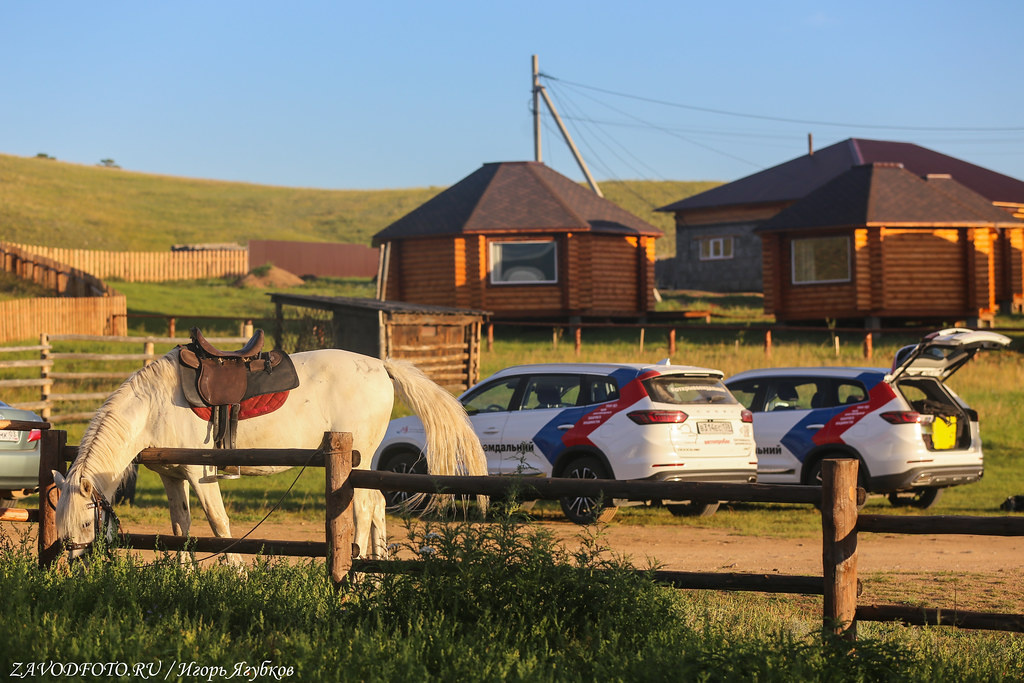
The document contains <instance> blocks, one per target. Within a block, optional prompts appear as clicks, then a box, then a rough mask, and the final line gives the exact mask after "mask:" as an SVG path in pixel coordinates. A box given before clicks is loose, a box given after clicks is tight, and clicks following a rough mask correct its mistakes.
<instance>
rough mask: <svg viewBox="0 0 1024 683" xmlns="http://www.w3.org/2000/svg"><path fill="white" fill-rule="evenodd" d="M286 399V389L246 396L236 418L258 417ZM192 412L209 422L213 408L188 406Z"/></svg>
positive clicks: (277, 406)
mask: <svg viewBox="0 0 1024 683" xmlns="http://www.w3.org/2000/svg"><path fill="white" fill-rule="evenodd" d="M286 400H288V392H287V391H278V392H275V393H272V394H262V395H260V396H253V397H252V398H247V399H245V400H244V401H242V402H241V403H240V404H239V408H238V419H239V420H247V419H249V418H250V417H259V416H260V415H267V414H268V413H272V412H274V411H275V410H277V409H278V408H280V407H281V406H283V405H284V402H285V401H286ZM190 407H191V408H192V412H193V413H195V414H196V415H198V416H199V417H201V418H202V419H204V420H206V421H207V422H209V421H210V420H211V419H212V417H213V408H211V407H210V406H190Z"/></svg>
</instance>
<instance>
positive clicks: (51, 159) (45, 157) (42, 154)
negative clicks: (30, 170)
mask: <svg viewBox="0 0 1024 683" xmlns="http://www.w3.org/2000/svg"><path fill="white" fill-rule="evenodd" d="M36 159H49V160H50V161H56V160H57V157H51V156H50V155H49V154H47V153H46V152H40V153H39V154H37V155H36Z"/></svg>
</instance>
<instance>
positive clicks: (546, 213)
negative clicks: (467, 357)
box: [373, 161, 663, 246]
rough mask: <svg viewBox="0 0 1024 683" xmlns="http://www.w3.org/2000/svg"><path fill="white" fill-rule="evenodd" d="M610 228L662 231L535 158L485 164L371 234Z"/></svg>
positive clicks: (377, 238) (379, 239) (378, 239)
mask: <svg viewBox="0 0 1024 683" xmlns="http://www.w3.org/2000/svg"><path fill="white" fill-rule="evenodd" d="M524 231H525V232H570V231H571V232H585V231H590V232H610V233H620V234H624V235H652V236H655V237H658V236H661V235H662V234H663V233H662V232H661V231H660V230H658V229H657V228H655V227H654V226H653V225H651V224H650V223H648V222H646V221H644V220H642V219H640V218H638V217H636V216H634V215H633V214H631V213H629V212H628V211H625V210H624V209H621V208H619V207H618V206H617V205H615V204H613V203H612V202H610V201H608V200H607V199H602V198H601V197H598V196H597V195H596V194H594V193H593V192H592V191H591V190H589V189H586V188H584V187H582V186H581V185H579V184H578V183H575V182H573V181H572V180H570V179H568V178H566V177H565V176H563V175H561V174H559V173H556V172H555V171H552V170H551V169H550V168H548V167H547V166H545V165H544V164H542V163H540V162H536V161H517V162H502V163H492V164H484V165H483V166H482V167H481V168H480V169H479V170H477V171H476V172H474V173H471V174H470V175H468V176H466V177H465V178H463V179H462V180H460V181H459V182H458V183H456V184H455V185H452V186H451V187H450V188H448V189H447V190H445V191H443V192H441V193H440V194H438V195H437V196H435V197H434V198H433V199H430V200H428V201H427V202H426V203H424V204H423V205H421V206H419V207H418V208H416V209H414V210H413V211H411V212H410V213H408V214H406V215H405V216H403V217H402V218H399V219H398V220H397V221H395V222H394V223H392V224H391V225H389V226H388V227H386V228H384V229H383V230H381V231H380V232H378V233H377V234H376V235H374V236H373V245H374V246H379V245H380V244H381V243H383V242H387V241H389V240H393V239H404V238H410V237H432V236H440V235H459V234H470V233H481V232H524Z"/></svg>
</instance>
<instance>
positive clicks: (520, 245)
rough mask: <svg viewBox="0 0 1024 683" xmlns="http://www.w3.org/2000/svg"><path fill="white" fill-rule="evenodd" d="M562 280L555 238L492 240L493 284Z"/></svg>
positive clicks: (550, 282)
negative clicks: (541, 239)
mask: <svg viewBox="0 0 1024 683" xmlns="http://www.w3.org/2000/svg"><path fill="white" fill-rule="evenodd" d="M556 282H558V249H557V246H556V245H555V242H554V240H546V241H543V242H491V284H496V285H509V284H516V285H519V284H528V283H541V284H553V283H556Z"/></svg>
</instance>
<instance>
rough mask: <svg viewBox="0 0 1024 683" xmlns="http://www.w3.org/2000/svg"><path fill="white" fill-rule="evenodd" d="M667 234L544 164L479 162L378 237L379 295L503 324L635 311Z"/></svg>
mask: <svg viewBox="0 0 1024 683" xmlns="http://www.w3.org/2000/svg"><path fill="white" fill-rule="evenodd" d="M661 236H662V232H661V231H660V230H658V229H657V228H655V227H654V226H652V225H650V224H649V223H647V222H646V221H643V220H641V219H640V218H638V217H636V216H634V215H633V214H631V213H629V212H628V211H625V210H624V209H622V208H620V207H618V206H617V205H615V204H613V203H612V202H610V201H608V200H606V199H603V198H602V197H599V196H598V195H596V194H595V193H593V192H592V191H590V190H589V189H586V188H584V187H583V186H581V185H579V184H578V183H576V182H573V181H572V180H570V179H569V178H566V177H565V176H562V175H560V174H559V173H556V172H555V171H553V170H551V169H550V168H548V167H547V166H545V165H544V164H543V163H540V162H502V163H489V164H484V165H483V166H482V167H481V168H480V169H478V170H477V171H475V172H474V173H472V174H470V175H469V176H467V177H466V178H464V179H462V180H461V181H459V182H458V183H456V184H455V185H453V186H452V187H450V188H448V189H447V190H444V191H443V192H441V193H439V194H438V195H437V196H435V197H434V198H433V199H431V200H429V201H427V202H426V203H425V204H423V205H421V206H419V207H418V208H416V209H414V210H413V211H412V212H410V213H408V214H406V215H405V216H403V217H402V218H400V219H398V220H397V221H395V222H394V223H392V224H391V225H389V226H388V227H387V228H385V229H384V230H382V231H380V232H378V233H377V234H376V235H375V236H374V238H373V245H374V246H380V247H382V248H381V269H380V270H381V274H380V276H379V277H380V284H379V298H381V299H384V300H397V301H405V302H410V303H418V304H430V305H439V306H453V307H458V308H470V309H477V310H486V311H488V312H489V313H490V314H491V315H492V317H493V318H494V319H498V320H526V319H531V320H536V319H553V320H570V321H572V320H582V319H584V318H610V319H615V318H623V319H638V318H642V317H643V316H644V314H645V313H647V312H648V311H650V310H652V309H653V308H654V261H655V255H654V241H655V240H656V239H657V238H659V237H661Z"/></svg>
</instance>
